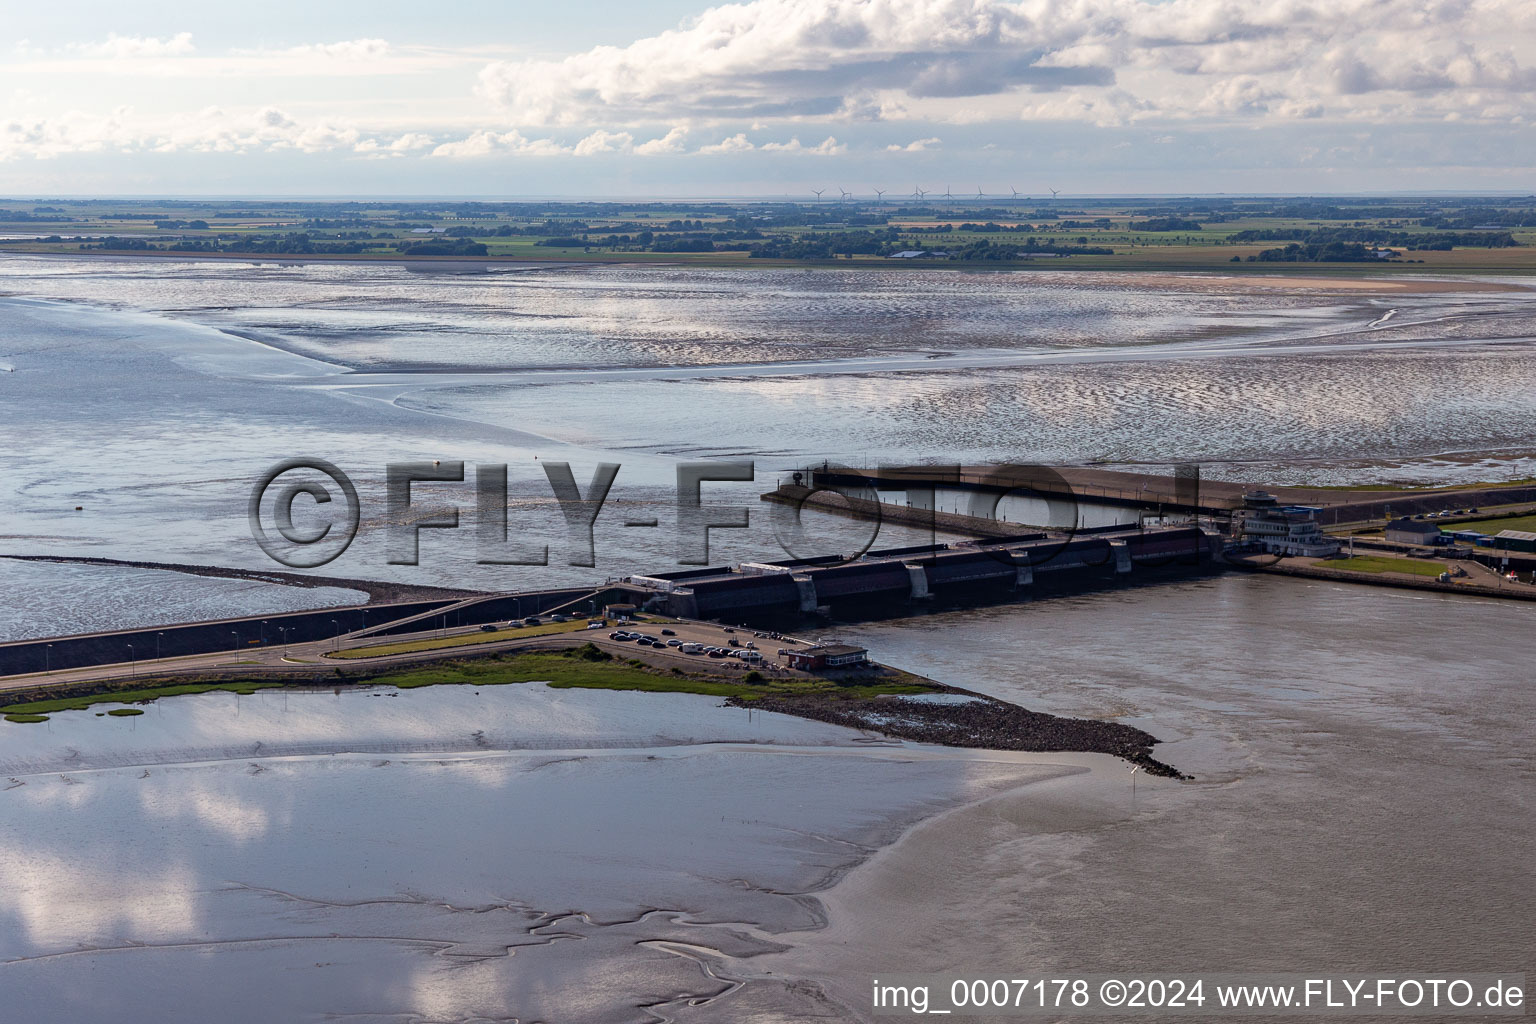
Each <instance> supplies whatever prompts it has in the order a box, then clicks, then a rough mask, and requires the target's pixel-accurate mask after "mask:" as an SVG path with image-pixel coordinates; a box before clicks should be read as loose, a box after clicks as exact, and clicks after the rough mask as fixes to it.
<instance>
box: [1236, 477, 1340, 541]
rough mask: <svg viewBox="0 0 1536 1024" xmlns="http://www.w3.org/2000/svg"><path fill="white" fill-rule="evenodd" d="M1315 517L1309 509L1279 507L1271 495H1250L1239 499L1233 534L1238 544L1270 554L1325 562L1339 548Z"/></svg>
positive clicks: (1301, 506)
mask: <svg viewBox="0 0 1536 1024" xmlns="http://www.w3.org/2000/svg"><path fill="white" fill-rule="evenodd" d="M1317 513H1318V509H1316V508H1314V507H1312V506H1310V505H1281V504H1279V503H1278V502H1277V501H1276V500H1275V496H1274V495H1272V494H1267V493H1265V492H1263V491H1254V492H1252V493H1250V494H1245V495H1243V508H1242V510H1241V511H1240V512H1239V513H1238V520H1237V524H1236V530H1235V533H1236V534H1237V537H1238V539H1239V541H1240V542H1242V543H1244V544H1252V545H1255V546H1257V547H1258V548H1260V549H1261V550H1263V551H1265V552H1268V553H1270V554H1277V555H1303V556H1306V557H1308V558H1326V557H1327V556H1329V555H1333V554H1337V553H1338V550H1339V546H1340V545H1339V541H1338V539H1337V538H1335V537H1330V536H1328V535H1327V534H1325V533H1324V532H1323V528H1322V527H1321V526H1320V525H1318V522H1317Z"/></svg>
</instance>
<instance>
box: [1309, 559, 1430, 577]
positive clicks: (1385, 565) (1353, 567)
mask: <svg viewBox="0 0 1536 1024" xmlns="http://www.w3.org/2000/svg"><path fill="white" fill-rule="evenodd" d="M1320 564H1322V565H1325V566H1326V567H1327V568H1329V569H1347V570H1349V571H1351V572H1401V573H1408V574H1410V575H1413V576H1439V575H1440V574H1441V573H1443V572H1445V571H1446V568H1445V563H1444V562H1426V561H1422V560H1420V559H1417V558H1376V557H1373V556H1371V555H1356V556H1355V557H1354V558H1346V559H1344V560H1343V561H1342V562H1324V563H1320Z"/></svg>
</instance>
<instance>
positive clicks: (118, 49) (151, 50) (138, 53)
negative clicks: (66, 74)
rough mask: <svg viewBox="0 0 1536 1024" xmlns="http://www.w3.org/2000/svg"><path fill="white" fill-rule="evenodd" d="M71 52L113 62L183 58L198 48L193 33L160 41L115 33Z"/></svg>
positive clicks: (72, 48)
mask: <svg viewBox="0 0 1536 1024" xmlns="http://www.w3.org/2000/svg"><path fill="white" fill-rule="evenodd" d="M68 49H69V52H71V53H77V54H79V55H81V56H82V57H105V58H108V59H111V60H129V59H133V58H136V57H182V56H185V55H187V54H189V53H192V52H193V51H194V50H196V49H197V48H196V47H195V46H193V45H192V33H190V32H178V33H177V34H176V35H174V36H169V37H167V38H165V39H158V38H155V37H153V36H120V35H118V34H116V33H115V32H114V33H113V34H111V35H109V36H107V38H106V40H105V41H104V42H100V43H75V44H74V45H72V46H70V47H69V48H68Z"/></svg>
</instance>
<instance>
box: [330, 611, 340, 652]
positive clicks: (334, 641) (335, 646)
mask: <svg viewBox="0 0 1536 1024" xmlns="http://www.w3.org/2000/svg"><path fill="white" fill-rule="evenodd" d="M331 625H333V626H335V627H336V635H335V636H334V637H332V638H331V650H333V651H339V650H341V623H339V622H337V621H336V620H335V619H332V620H331Z"/></svg>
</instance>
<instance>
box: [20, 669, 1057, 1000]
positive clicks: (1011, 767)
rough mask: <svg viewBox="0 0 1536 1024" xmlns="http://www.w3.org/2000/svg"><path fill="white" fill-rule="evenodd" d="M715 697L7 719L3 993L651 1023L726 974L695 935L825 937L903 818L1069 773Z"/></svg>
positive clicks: (380, 701)
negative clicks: (846, 874) (824, 907)
mask: <svg viewBox="0 0 1536 1024" xmlns="http://www.w3.org/2000/svg"><path fill="white" fill-rule="evenodd" d="M716 705H717V702H716V701H715V700H713V699H711V698H705V697H690V696H678V695H669V696H660V695H646V694H627V693H607V692H596V691H581V690H550V689H548V688H546V687H544V686H543V685H542V684H526V685H517V686H505V687H486V688H481V689H480V690H478V691H475V690H473V689H471V688H468V687H445V688H441V689H434V690H415V691H407V692H403V693H401V692H396V691H392V690H385V691H378V692H374V693H350V692H349V693H347V694H344V695H335V696H333V695H332V694H329V693H289V694H271V693H263V694H258V695H257V696H252V697H245V698H237V697H235V696H234V695H230V694H210V695H204V696H196V697H186V698H168V699H164V700H162V701H160V702H157V703H156V705H153V706H151V707H150V709H149V712H148V713H147V714H146V715H143V716H141V717H139V718H129V719H116V718H111V717H97V716H96V715H94V714H93V713H92V712H66V713H63V714H59V715H57V716H55V717H54V719H53V720H52V721H51V722H50V723H48V724H46V725H43V726H30V727H23V726H16V725H9V726H7V729H8V730H10V731H9V732H7V733H6V735H5V738H6V739H7V740H10V739H11V738H12V737H13V735H16V731H17V730H21V731H22V733H21V735H20V741H19V744H17V745H10V744H8V745H7V749H6V752H5V753H6V763H5V765H4V768H3V770H4V771H5V772H6V773H7V774H9V775H10V781H9V782H8V783H7V787H8V788H4V789H3V790H0V819H3V821H4V825H5V827H4V830H3V834H4V835H5V836H6V837H7V839H6V840H4V841H0V893H3V895H0V984H3V985H4V988H5V991H6V997H7V1004H8V1006H9V1007H10V1012H13V1013H19V1014H22V1015H24V1016H25V1017H26V1019H28V1020H35V1021H39V1022H52V1021H78V1020H85V1019H100V1018H101V1017H102V1016H103V1015H110V1016H111V1018H112V1019H114V1020H119V1021H124V1022H127V1024H136V1022H140V1021H142V1022H146V1024H147V1022H151V1021H153V1022H156V1024H173V1022H179V1021H187V1022H201V1021H206V1020H209V1019H212V1018H215V1017H216V1018H217V1019H220V1020H228V1021H251V1022H267V1021H272V1020H275V1019H281V1020H287V1021H302V1020H320V1019H331V1018H332V1017H333V1016H334V1017H346V1018H348V1019H357V1020H366V1021H380V1022H382V1021H414V1020H471V1019H496V1020H501V1019H506V1018H507V1017H508V1015H509V1014H511V1015H516V1016H517V1017H518V1018H520V1019H548V1020H553V1019H559V1020H566V1021H602V1022H609V1021H641V1020H647V1019H654V1018H653V1017H650V1016H649V1015H648V1014H647V1013H646V1011H645V1010H643V1009H642V1007H644V1006H647V1005H651V1004H654V1003H667V1004H669V1005H670V1004H673V1003H677V1002H681V1001H683V1000H687V999H709V998H710V997H713V996H717V995H722V994H725V993H727V992H729V991H730V990H732V989H733V988H734V985H731V984H724V983H721V982H719V981H717V980H715V979H714V978H712V977H711V976H710V975H709V973H708V972H707V971H705V970H703V969H701V967H700V966H699V964H698V962H697V959H698V958H699V957H700V956H702V955H703V953H704V952H705V951H718V952H719V953H724V952H726V951H729V952H730V953H731V954H732V955H751V954H753V953H760V952H763V951H767V950H771V949H774V948H779V947H780V946H781V945H782V943H781V942H780V940H779V939H778V938H777V937H778V936H780V935H782V934H784V933H787V932H790V931H794V930H797V929H805V928H814V927H817V926H818V925H819V923H820V920H821V913H820V907H819V905H818V904H817V903H815V901H814V900H811V899H808V898H805V897H802V896H800V895H797V894H799V893H802V892H804V891H806V890H807V889H810V888H815V887H819V886H821V885H823V884H824V883H825V881H826V880H827V879H829V878H831V877H834V876H835V875H836V874H838V873H840V872H841V871H842V870H844V869H845V868H846V867H847V866H848V865H850V864H851V863H853V862H855V861H857V860H858V859H860V858H861V857H862V856H863V855H864V853H865V852H866V851H867V850H868V849H869V848H870V847H871V846H873V845H877V844H879V843H882V842H887V841H889V840H890V839H891V838H892V837H893V836H894V835H895V834H896V833H897V832H898V831H899V830H900V829H901V827H902V826H903V825H904V824H906V823H909V822H911V821H913V820H916V819H918V818H920V817H922V816H924V815H926V814H930V813H932V812H933V811H935V810H937V809H939V808H941V807H943V806H946V805H948V804H950V803H951V802H953V801H956V800H960V801H964V800H967V799H972V798H974V797H975V796H978V795H982V794H984V793H987V792H993V791H997V790H998V789H999V788H1000V787H1005V786H1007V785H1016V784H1020V783H1023V782H1027V781H1028V780H1030V779H1031V778H1043V777H1048V776H1049V775H1050V774H1052V771H1053V770H1052V769H1049V768H1041V767H1035V766H1030V765H1024V764H1008V763H988V762H987V761H986V760H984V759H978V758H974V757H971V756H969V755H966V754H964V753H961V752H944V751H935V750H930V749H925V748H920V747H895V746H889V745H876V746H875V747H873V748H871V747H870V746H869V744H868V743H867V742H863V740H862V739H861V737H860V735H859V734H857V733H854V732H852V731H849V730H845V729H839V728H835V727H832V726H825V725H821V724H818V723H812V722H804V721H801V720H797V719H790V718H785V717H782V716H778V715H771V714H770V715H764V714H754V715H752V716H750V717H749V716H748V714H747V713H746V712H743V711H740V710H737V709H728V708H721V707H717V706H716ZM350 751H369V753H366V754H362V753H349V752H350ZM194 976H195V977H196V979H197V981H196V982H195V983H194V984H187V983H186V982H185V980H183V981H181V982H175V981H173V979H177V978H180V979H188V978H191V977H194ZM279 978H280V979H282V981H281V984H274V982H275V980H276V979H279ZM125 986H126V987H127V988H129V989H131V990H133V991H134V992H135V993H136V994H135V997H134V999H133V1000H132V1001H131V1003H129V1002H124V1001H123V1000H122V998H121V994H122V992H123V990H124V987H125Z"/></svg>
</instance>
